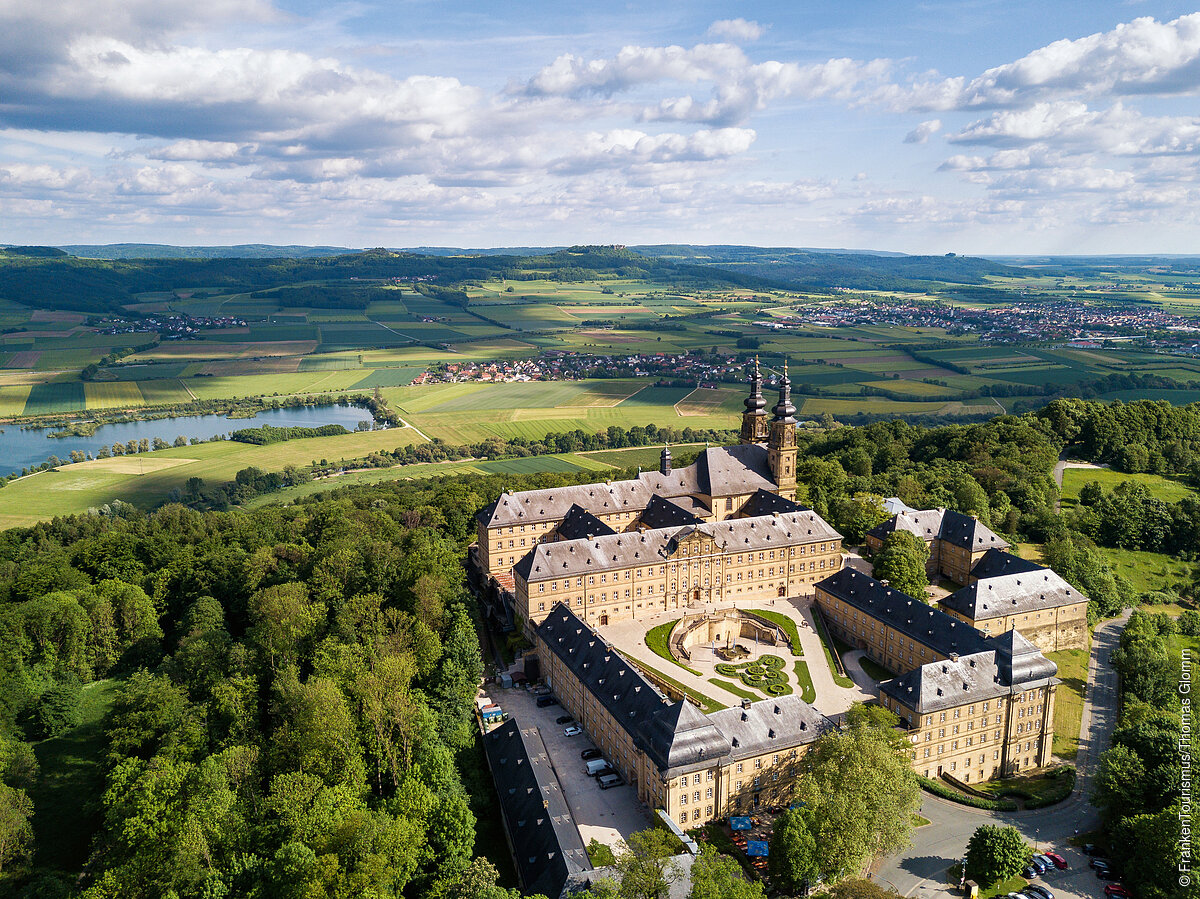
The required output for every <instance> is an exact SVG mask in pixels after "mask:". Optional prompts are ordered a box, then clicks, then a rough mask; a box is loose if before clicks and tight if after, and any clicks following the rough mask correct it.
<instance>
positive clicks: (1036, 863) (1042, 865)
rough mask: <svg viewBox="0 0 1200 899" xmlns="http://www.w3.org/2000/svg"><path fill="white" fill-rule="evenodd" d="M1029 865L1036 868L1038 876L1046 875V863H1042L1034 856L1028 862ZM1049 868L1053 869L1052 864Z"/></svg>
mask: <svg viewBox="0 0 1200 899" xmlns="http://www.w3.org/2000/svg"><path fill="white" fill-rule="evenodd" d="M1029 864H1031V865H1033V866H1034V867H1035V868H1037V872H1038V873H1039V874H1045V873H1046V863H1045V862H1044V861H1042V860H1041V859H1039V858H1038V857H1037V856H1036V855H1035V856H1034V857H1033V858H1031V859H1030V860H1029ZM1050 867H1052V868H1053V867H1054V865H1053V863H1052V864H1051V865H1050Z"/></svg>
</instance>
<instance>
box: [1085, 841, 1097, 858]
mask: <svg viewBox="0 0 1200 899" xmlns="http://www.w3.org/2000/svg"><path fill="white" fill-rule="evenodd" d="M1083 854H1084V855H1095V854H1096V844H1095V843H1084V844H1083Z"/></svg>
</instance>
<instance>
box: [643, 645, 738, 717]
mask: <svg viewBox="0 0 1200 899" xmlns="http://www.w3.org/2000/svg"><path fill="white" fill-rule="evenodd" d="M626 658H628V657H626ZM628 660H629V662H630V663H631V664H633V665H636V666H637V667H638V668H640V669H641V670H642V671H644V672H647V673H648V674H650V675H653V677H656V678H658V679H659V680H662V681H665V682H666V683H668V684H670V685H671V686H672V687H674V688H675V689H676V690H678V691H679V692H680V693H682V694H684V695H685V696H688V697H690V698H691V699H693V700H695V701H696V702H697V703H699V705H700V708H701V709H702V710H703V711H704V712H705V713H708V712H719V711H720V710H721V709H727V708H729V706H727V705H724V704H723V703H720V702H717V701H716V700H715V699H712V698H711V697H708V696H705V695H704V694H703V693H701V692H699V691H698V690H693V689H692V688H691V687H685V686H684V685H683V684H681V683H680V682H679V681H677V680H675V678H673V677H670V676H668V675H666V674H663V673H662V672H661V671H659V670H658V669H657V668H651V667H650V666H649V665H647V664H646V663H645V662H642V661H639V660H637V659H628Z"/></svg>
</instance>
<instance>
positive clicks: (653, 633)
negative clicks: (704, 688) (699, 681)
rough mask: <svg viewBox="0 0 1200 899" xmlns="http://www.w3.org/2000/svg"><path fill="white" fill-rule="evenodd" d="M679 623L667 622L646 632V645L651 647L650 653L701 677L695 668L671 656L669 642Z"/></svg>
mask: <svg viewBox="0 0 1200 899" xmlns="http://www.w3.org/2000/svg"><path fill="white" fill-rule="evenodd" d="M678 623H679V622H677V621H667V622H665V623H663V624H660V625H657V626H655V627H652V628H650V630H648V631H647V632H646V645H647V646H649V647H650V651H651V652H653V653H654V654H655V655H656V656H659V657H660V658H664V659H666V660H667V661H668V662H671V663H672V664H675V665H678V666H679V667H680V668H682V669H683V670H684V671H688V672H690V673H692V674H694V675H696V677H699V676H700V672H699V671H696V670H695V669H694V668H689V667H688V666H687V665H685V664H683V662H680V661H678V660H677V659H676V658H675V657H674V656H673V655H671V650H670V647H669V646H668V641H669V640H670V639H671V631H673V630H674V629H675V625H676V624H678Z"/></svg>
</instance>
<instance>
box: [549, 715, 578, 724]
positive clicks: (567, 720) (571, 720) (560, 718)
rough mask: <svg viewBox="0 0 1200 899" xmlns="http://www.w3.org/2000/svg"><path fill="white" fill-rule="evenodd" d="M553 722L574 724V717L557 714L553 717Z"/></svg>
mask: <svg viewBox="0 0 1200 899" xmlns="http://www.w3.org/2000/svg"><path fill="white" fill-rule="evenodd" d="M554 723H555V724H574V723H575V719H574V718H573V717H572V716H571V715H559V716H558V717H557V718H555V719H554Z"/></svg>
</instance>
